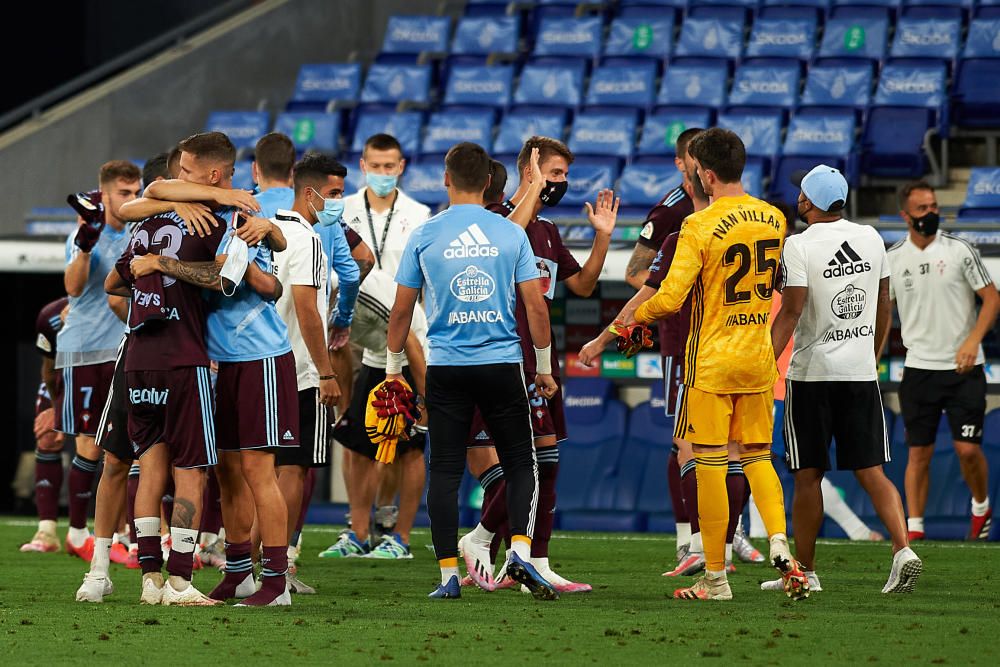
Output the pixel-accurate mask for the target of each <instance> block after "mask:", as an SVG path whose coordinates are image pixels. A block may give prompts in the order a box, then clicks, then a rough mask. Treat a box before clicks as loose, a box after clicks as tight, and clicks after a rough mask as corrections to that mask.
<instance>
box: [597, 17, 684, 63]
mask: <svg viewBox="0 0 1000 667" xmlns="http://www.w3.org/2000/svg"><path fill="white" fill-rule="evenodd" d="M673 43H674V20H673V16H672V15H666V16H663V15H660V16H656V15H654V16H651V17H647V16H644V17H638V16H632V17H618V18H616V19H614V20H613V21H612V22H611V27H610V29H609V31H608V41H607V43H605V45H604V55H606V56H644V57H650V58H656V59H663V58H666V57H667V56H669V55H670V51H671V47H672V46H673Z"/></svg>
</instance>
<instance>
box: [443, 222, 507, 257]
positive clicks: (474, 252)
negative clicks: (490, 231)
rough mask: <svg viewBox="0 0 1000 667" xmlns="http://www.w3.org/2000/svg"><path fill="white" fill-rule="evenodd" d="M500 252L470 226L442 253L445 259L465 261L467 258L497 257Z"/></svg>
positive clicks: (474, 225) (476, 226)
mask: <svg viewBox="0 0 1000 667" xmlns="http://www.w3.org/2000/svg"><path fill="white" fill-rule="evenodd" d="M499 254H500V250H499V249H497V248H496V247H494V246H492V245H490V240H489V239H488V238H487V237H486V234H484V233H483V230H481V229H480V228H479V225H476V224H472V225H469V228H468V229H466V230H465V231H464V232H462V233H461V234H459V235H458V238H457V239H455V240H454V241H452V242H451V243H449V244H448V247H447V248H446V249H445V251H444V258H445V259H466V258H469V257H497V256H498V255H499Z"/></svg>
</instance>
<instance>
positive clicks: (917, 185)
mask: <svg viewBox="0 0 1000 667" xmlns="http://www.w3.org/2000/svg"><path fill="white" fill-rule="evenodd" d="M916 190H930V191H931V192H934V186H932V185H931V184H930V183H928V182H927V181H925V180H919V181H910V182H909V183H904V184H903V185H901V186H899V190H897V191H896V200H897V201H898V202H899V210H901V211H902V210H903V209H904V208H906V202H908V201H909V200H910V195H911V194H913V193H914V192H915V191H916Z"/></svg>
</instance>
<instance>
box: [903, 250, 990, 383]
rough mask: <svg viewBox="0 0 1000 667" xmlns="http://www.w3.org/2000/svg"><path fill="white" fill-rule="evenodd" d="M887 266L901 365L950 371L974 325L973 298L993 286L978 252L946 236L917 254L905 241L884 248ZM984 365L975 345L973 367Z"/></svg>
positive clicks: (980, 350) (976, 315)
mask: <svg viewBox="0 0 1000 667" xmlns="http://www.w3.org/2000/svg"><path fill="white" fill-rule="evenodd" d="M889 265H890V266H891V267H892V279H891V282H890V284H889V288H890V289H889V293H890V295H891V296H892V298H893V299H894V300H895V301H896V308H897V309H898V310H899V321H900V323H901V325H902V333H903V345H905V346H906V365H907V366H908V367H910V368H923V369H926V370H933V371H947V370H955V368H956V365H955V355H956V354H957V353H958V348H959V347H960V346H961V345H962V343H964V342H965V339H966V338H968V336H969V333H970V332H971V331H972V329H973V327H974V326H975V325H976V318H977V317H978V314H977V312H976V292H977V291H978V290H980V289H982V288H983V287H986V286H987V285H991V284H992V283H993V279H992V278H990V274H989V272H987V270H986V266H985V265H983V260H982V258H981V257H980V256H979V251H978V250H976V249H975V247H973V246H972V244H970V243H969V242H968V241H964V240H962V239H960V238H958V237H957V236H952V235H951V234H948V233H945V232H938V234H937V235H936V236H935V237H934V240H933V241H931V243H930V245H928V246H927V247H926V248H924V249H923V250H921V249H920V248H918V247H917V246H916V245H915V244H914V243H913V241H911V240H910V237H909V235H907V237H906V238H905V239H903V240H902V241H900V242H899V243H897V244H896V245H894V246H892V247H891V248H889ZM985 359H986V357H985V356H984V355H983V347H982V345H980V346H979V352H978V353H977V354H976V364H982V363H983V362H984V361H985Z"/></svg>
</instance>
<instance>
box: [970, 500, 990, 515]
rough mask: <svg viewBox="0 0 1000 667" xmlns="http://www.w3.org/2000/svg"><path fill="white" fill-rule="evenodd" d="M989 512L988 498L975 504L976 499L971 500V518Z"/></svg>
mask: <svg viewBox="0 0 1000 667" xmlns="http://www.w3.org/2000/svg"><path fill="white" fill-rule="evenodd" d="M989 511H990V497H989V496H986V498H985V499H984V500H983V502H981V503H977V502H976V499H975V498H973V499H972V516H983V515H985V514H986V513H987V512H989Z"/></svg>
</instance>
